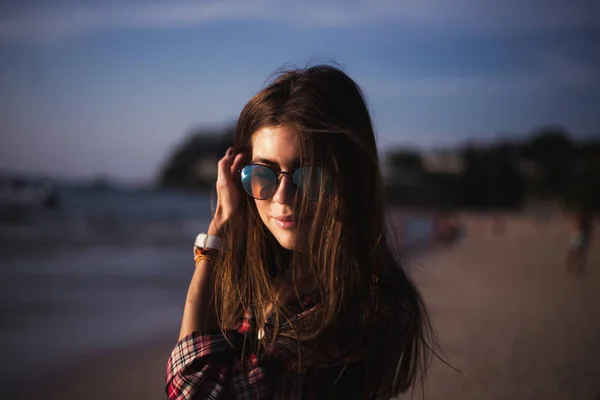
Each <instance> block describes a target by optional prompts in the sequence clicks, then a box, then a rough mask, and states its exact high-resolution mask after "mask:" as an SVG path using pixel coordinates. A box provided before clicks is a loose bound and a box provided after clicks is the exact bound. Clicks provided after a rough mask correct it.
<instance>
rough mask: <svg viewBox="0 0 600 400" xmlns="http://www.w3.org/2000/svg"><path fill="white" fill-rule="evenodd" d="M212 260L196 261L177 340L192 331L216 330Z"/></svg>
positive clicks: (208, 331)
mask: <svg viewBox="0 0 600 400" xmlns="http://www.w3.org/2000/svg"><path fill="white" fill-rule="evenodd" d="M212 264H213V261H211V260H203V261H200V262H199V263H198V265H197V266H196V270H195V271H194V275H193V277H192V281H191V282H190V286H189V288H188V292H187V297H186V299H185V307H184V309H183V318H182V321H181V330H180V332H179V340H181V339H183V338H184V337H185V336H187V335H189V334H190V333H192V332H194V331H199V332H207V333H214V332H216V331H218V324H217V321H216V314H215V309H214V302H212V301H211V298H212V287H211V283H212V271H213V265H212Z"/></svg>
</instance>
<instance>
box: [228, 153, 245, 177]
mask: <svg viewBox="0 0 600 400" xmlns="http://www.w3.org/2000/svg"><path fill="white" fill-rule="evenodd" d="M249 156H250V155H249V154H248V153H246V152H241V153H238V154H237V155H236V156H235V159H234V160H233V163H232V165H231V176H233V177H236V176H237V173H238V171H239V170H240V169H242V167H243V166H244V164H246V163H247V162H248V161H249V158H250V157H249Z"/></svg>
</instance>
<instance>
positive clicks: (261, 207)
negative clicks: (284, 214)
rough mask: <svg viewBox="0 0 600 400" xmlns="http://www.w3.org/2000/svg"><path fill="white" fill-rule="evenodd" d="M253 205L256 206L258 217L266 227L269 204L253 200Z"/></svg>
mask: <svg viewBox="0 0 600 400" xmlns="http://www.w3.org/2000/svg"><path fill="white" fill-rule="evenodd" d="M254 204H256V209H257V210H258V215H260V219H261V220H262V222H263V224H265V225H267V222H268V221H269V202H268V201H265V200H254ZM267 226H268V225H267Z"/></svg>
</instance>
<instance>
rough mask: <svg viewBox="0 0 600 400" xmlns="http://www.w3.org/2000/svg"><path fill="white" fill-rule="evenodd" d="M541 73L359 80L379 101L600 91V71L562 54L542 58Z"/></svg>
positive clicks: (552, 54) (543, 55)
mask: <svg viewBox="0 0 600 400" xmlns="http://www.w3.org/2000/svg"><path fill="white" fill-rule="evenodd" d="M538 58H539V59H540V62H541V64H542V65H541V68H540V69H539V71H534V72H524V73H521V74H519V75H504V76H485V77H422V76H417V77H414V78H400V79H398V78H394V77H389V78H388V79H386V78H382V77H379V78H377V79H375V80H374V79H373V78H369V77H366V78H365V79H362V80H359V81H360V82H362V84H363V87H364V89H365V91H366V93H367V94H369V95H371V96H375V97H379V98H397V97H414V96H424V97H427V96H451V97H456V96H462V95H467V96H470V95H486V96H497V95H504V94H508V95H518V94H532V93H533V94H536V93H537V94H539V93H556V92H557V91H571V92H573V91H579V92H589V91H592V90H597V89H600V71H598V69H597V68H594V67H592V66H590V65H588V64H586V63H584V62H581V61H579V60H576V59H574V58H572V57H568V56H566V55H565V54H563V53H559V52H547V53H543V54H541V55H539V57H538Z"/></svg>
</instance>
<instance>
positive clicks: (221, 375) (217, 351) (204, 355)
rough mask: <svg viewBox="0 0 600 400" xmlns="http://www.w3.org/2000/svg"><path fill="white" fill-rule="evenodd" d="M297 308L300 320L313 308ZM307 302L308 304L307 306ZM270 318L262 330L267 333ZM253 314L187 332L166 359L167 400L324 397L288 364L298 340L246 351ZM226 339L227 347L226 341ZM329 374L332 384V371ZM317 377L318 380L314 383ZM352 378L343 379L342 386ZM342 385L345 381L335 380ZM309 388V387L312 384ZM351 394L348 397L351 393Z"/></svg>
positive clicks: (251, 335) (253, 332) (250, 344)
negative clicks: (226, 325) (227, 325)
mask: <svg viewBox="0 0 600 400" xmlns="http://www.w3.org/2000/svg"><path fill="white" fill-rule="evenodd" d="M302 303H303V304H302V307H299V308H297V311H298V312H297V313H296V314H295V315H294V318H291V320H294V319H297V318H301V317H302V316H304V315H306V314H307V313H310V312H312V311H313V310H315V309H316V307H318V305H317V306H314V305H312V306H311V302H310V300H309V298H306V297H305V298H304V299H303V301H302ZM306 306H311V308H309V309H308V310H307V307H306ZM269 325H270V324H269V322H267V325H266V326H265V328H264V329H265V331H264V334H265V335H267V337H269V335H270V332H269ZM256 338H257V333H256V330H255V322H254V318H253V313H252V312H249V313H247V314H246V315H245V318H244V321H243V322H242V323H241V325H240V327H239V328H238V329H237V330H236V331H231V332H228V333H227V339H226V338H225V337H224V336H222V335H221V334H216V335H202V334H200V333H199V332H192V333H191V334H189V335H188V336H186V337H185V338H183V339H182V340H181V341H179V342H178V343H177V345H176V346H175V348H174V349H173V351H172V353H171V356H170V358H169V360H168V363H167V376H166V384H167V385H166V390H167V394H168V398H169V399H170V400H192V399H193V400H199V399H215V400H216V399H219V400H225V399H227V400H230V399H231V400H254V399H290V400H293V399H298V400H300V399H308V400H311V399H320V398H323V399H326V398H328V396H327V393H326V392H324V390H323V389H322V388H320V387H309V385H306V384H305V383H306V382H305V379H304V378H305V377H303V376H300V375H299V374H298V373H297V372H296V371H293V370H291V369H290V368H288V366H289V365H288V360H291V359H294V357H296V354H297V343H296V342H295V341H294V340H293V339H290V338H286V337H280V338H278V339H277V341H276V342H275V346H272V347H271V348H269V349H267V351H266V353H265V354H264V355H263V356H262V357H259V356H257V355H256V354H254V353H251V352H247V351H246V352H245V351H244V350H245V349H252V348H253V345H254V343H256V342H255V341H253V340H257V339H256ZM227 340H229V341H230V342H231V345H230V344H229V343H228V341H227ZM323 371H324V372H326V373H328V374H327V376H328V377H329V376H333V378H331V379H329V378H325V381H329V382H332V381H333V380H334V379H335V377H336V376H337V373H334V375H331V371H326V370H323ZM317 381H319V380H318V379H317V380H316V381H315V382H317ZM348 383H351V382H346V384H348ZM340 384H341V385H344V384H345V383H344V382H340ZM313 386H314V385H313ZM350 398H351V397H350Z"/></svg>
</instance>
